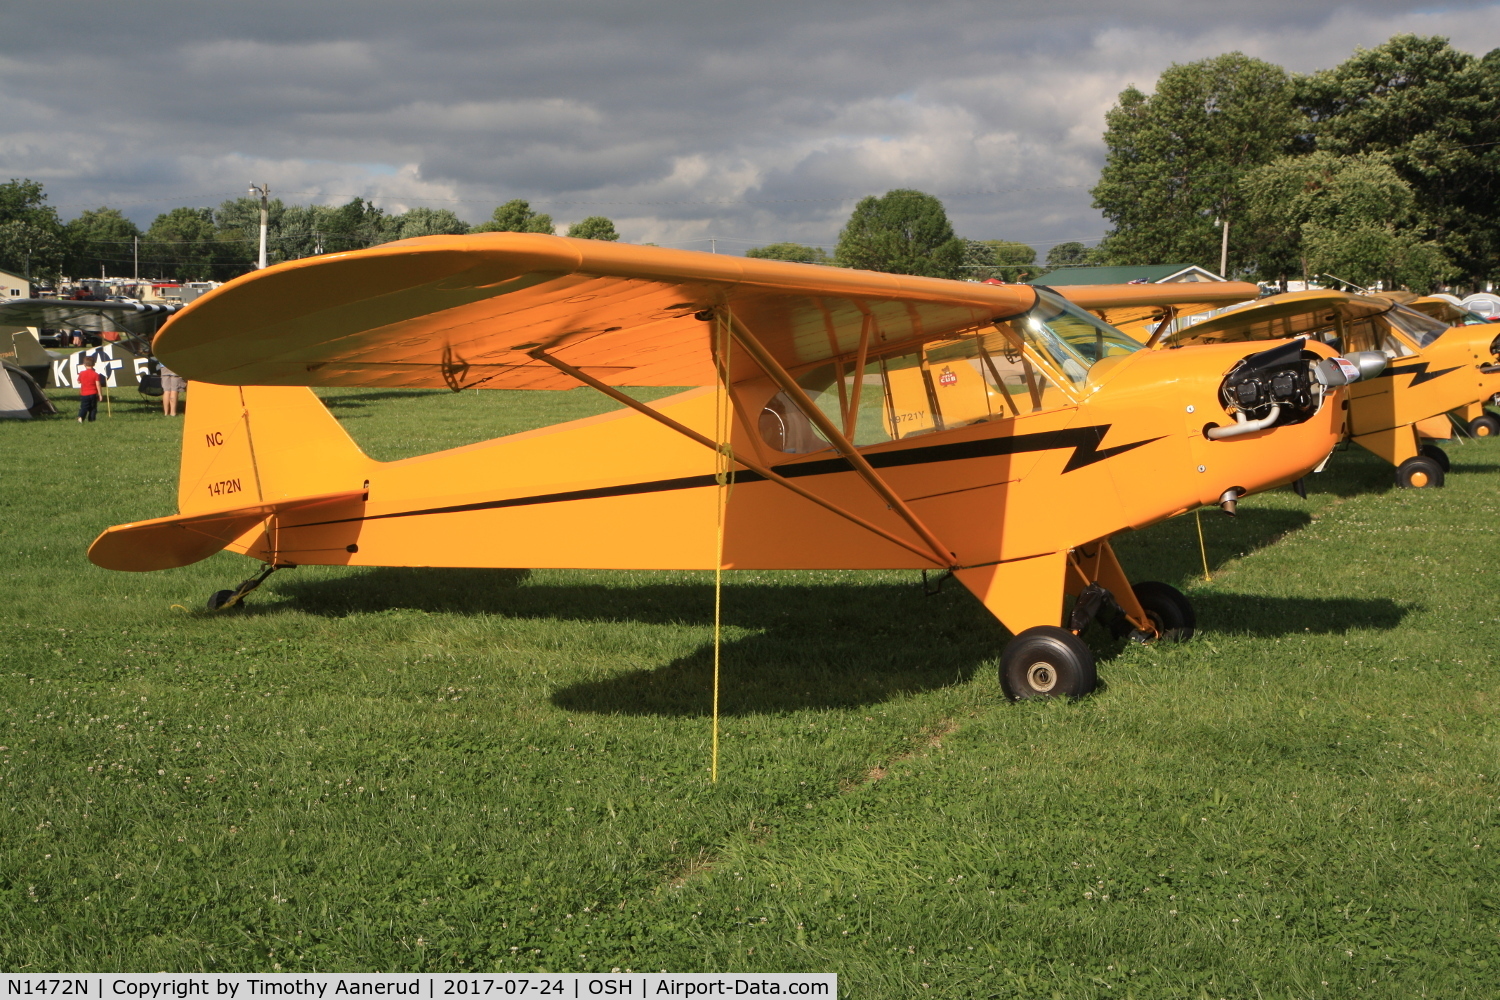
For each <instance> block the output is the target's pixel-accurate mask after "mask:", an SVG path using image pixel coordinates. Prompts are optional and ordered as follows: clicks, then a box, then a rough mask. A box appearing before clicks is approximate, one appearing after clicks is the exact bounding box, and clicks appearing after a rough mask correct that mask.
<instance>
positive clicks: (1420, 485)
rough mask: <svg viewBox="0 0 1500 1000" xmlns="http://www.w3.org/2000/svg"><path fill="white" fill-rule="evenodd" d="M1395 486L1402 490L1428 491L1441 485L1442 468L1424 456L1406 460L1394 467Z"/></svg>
mask: <svg viewBox="0 0 1500 1000" xmlns="http://www.w3.org/2000/svg"><path fill="white" fill-rule="evenodd" d="M1396 485H1397V486H1399V487H1401V488H1402V489H1414V490H1419V489H1429V488H1431V487H1434V486H1441V485H1443V467H1442V466H1441V465H1438V464H1437V463H1436V462H1434V461H1433V460H1432V459H1430V458H1428V457H1427V456H1426V455H1418V456H1416V457H1415V458H1408V459H1407V460H1406V461H1404V462H1402V463H1401V464H1400V465H1399V466H1397V467H1396Z"/></svg>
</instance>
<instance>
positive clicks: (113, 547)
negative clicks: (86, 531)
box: [89, 490, 366, 573]
mask: <svg viewBox="0 0 1500 1000" xmlns="http://www.w3.org/2000/svg"><path fill="white" fill-rule="evenodd" d="M365 495H366V494H365V491H364V490H351V491H346V492H343V493H325V494H322V495H320V496H311V497H298V498H296V499H294V500H279V501H276V502H275V503H260V504H255V505H253V506H250V507H237V508H235V509H233V510H218V511H213V512H212V513H205V514H179V515H177V516H175V517H158V518H154V519H153V520H150V521H135V522H133V523H131V524H121V525H117V526H115V527H113V528H109V529H107V530H106V531H105V532H104V533H103V534H102V535H100V536H99V537H98V538H96V539H94V544H92V545H90V546H89V561H90V562H92V563H93V564H94V565H95V566H101V567H103V568H104V569H115V570H125V571H127V572H137V573H144V572H147V571H149V570H156V569H175V568H177V567H178V566H188V565H191V564H193V563H195V562H198V561H199V560H200V559H207V558H208V557H209V556H211V555H213V554H214V553H215V552H218V551H219V550H220V549H222V548H224V547H225V546H227V545H229V544H230V543H231V542H233V541H234V540H235V539H236V538H239V537H240V536H241V535H243V534H245V533H246V532H247V531H250V530H251V529H253V528H255V527H256V526H257V525H259V524H261V523H262V522H264V521H265V520H266V519H267V518H270V517H272V516H275V515H284V514H289V513H291V512H293V511H299V512H300V511H305V510H308V509H309V508H314V507H321V506H324V505H331V504H339V503H348V502H350V501H356V502H357V501H362V500H364V498H365Z"/></svg>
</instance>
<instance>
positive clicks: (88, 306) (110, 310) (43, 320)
mask: <svg viewBox="0 0 1500 1000" xmlns="http://www.w3.org/2000/svg"><path fill="white" fill-rule="evenodd" d="M181 308H182V306H181V305H178V304H177V303H167V304H160V305H159V304H156V303H151V302H91V301H87V300H76V301H75V300H72V299H5V300H3V301H0V325H3V326H39V327H47V328H49V329H58V328H68V327H77V326H79V324H81V323H89V324H90V325H93V324H94V323H103V324H104V326H103V329H106V330H120V331H123V332H125V333H133V334H135V335H136V336H140V337H150V336H151V335H152V334H154V333H155V332H156V331H157V328H158V327H160V326H161V324H162V321H163V320H165V319H166V318H167V317H169V316H171V315H172V314H173V313H175V312H177V310H179V309H181Z"/></svg>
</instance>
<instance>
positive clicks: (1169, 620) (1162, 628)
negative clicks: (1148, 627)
mask: <svg viewBox="0 0 1500 1000" xmlns="http://www.w3.org/2000/svg"><path fill="white" fill-rule="evenodd" d="M1130 589H1131V590H1133V591H1135V599H1136V600H1137V601H1140V602H1141V607H1142V608H1144V609H1145V611H1146V617H1148V618H1150V619H1151V624H1153V625H1155V626H1156V631H1157V632H1158V633H1160V635H1161V638H1162V639H1163V640H1164V641H1166V642H1186V641H1187V640H1188V639H1191V638H1192V637H1193V629H1195V628H1197V627H1198V616H1197V614H1196V613H1194V611H1193V604H1192V602H1191V601H1189V600H1188V599H1187V598H1186V597H1185V596H1183V593H1182V591H1180V590H1178V589H1177V588H1176V587H1174V586H1172V585H1171V584H1167V583H1158V582H1157V581H1155V580H1142V581H1141V582H1140V583H1137V584H1135V585H1134V586H1133V587H1131V588H1130Z"/></svg>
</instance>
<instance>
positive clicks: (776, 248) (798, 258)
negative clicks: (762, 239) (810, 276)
mask: <svg viewBox="0 0 1500 1000" xmlns="http://www.w3.org/2000/svg"><path fill="white" fill-rule="evenodd" d="M745 256H746V257H757V258H759V259H761V260H789V261H792V262H793V263H796V264H832V263H833V258H832V257H830V256H828V251H827V250H824V249H823V248H822V247H810V246H805V245H803V244H801V243H767V244H766V245H765V246H763V247H751V248H750V249H749V250H746V251H745Z"/></svg>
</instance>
